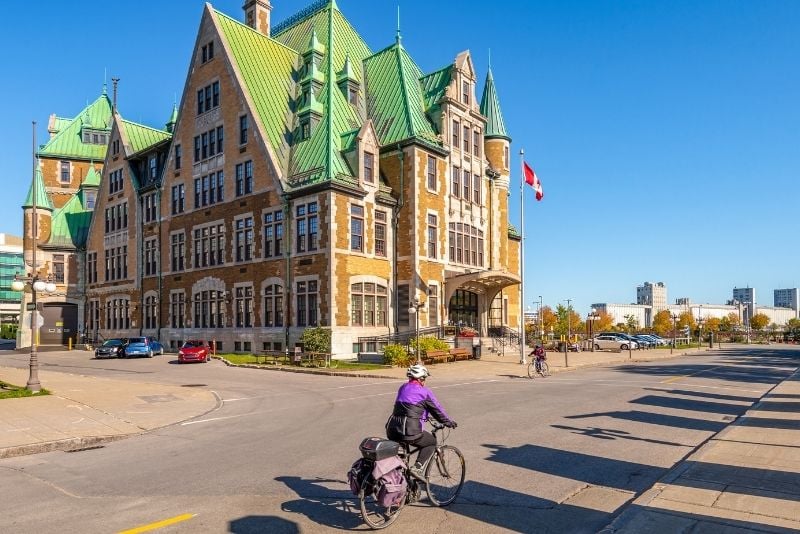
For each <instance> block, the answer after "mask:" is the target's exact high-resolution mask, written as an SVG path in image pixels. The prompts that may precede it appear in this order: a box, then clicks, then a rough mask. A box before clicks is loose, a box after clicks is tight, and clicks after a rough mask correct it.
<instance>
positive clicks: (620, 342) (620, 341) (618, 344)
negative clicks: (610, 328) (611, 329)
mask: <svg viewBox="0 0 800 534" xmlns="http://www.w3.org/2000/svg"><path fill="white" fill-rule="evenodd" d="M592 343H593V344H594V349H595V350H603V349H608V350H628V349H629V348H631V349H634V348H636V347H638V345H637V344H636V342H635V341H631V340H629V339H627V338H624V337H622V336H620V335H619V334H618V333H606V334H600V335H598V336H595V338H594V339H592ZM634 345H636V346H634Z"/></svg>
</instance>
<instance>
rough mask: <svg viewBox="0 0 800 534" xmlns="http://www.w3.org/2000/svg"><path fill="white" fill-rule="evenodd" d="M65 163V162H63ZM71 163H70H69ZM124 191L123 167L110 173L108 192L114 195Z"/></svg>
mask: <svg viewBox="0 0 800 534" xmlns="http://www.w3.org/2000/svg"><path fill="white" fill-rule="evenodd" d="M62 165H63V164H62ZM67 165H69V163H67ZM62 178H63V166H62ZM119 191H122V169H118V170H116V171H111V172H110V173H108V194H109V195H113V194H114V193H117V192H119Z"/></svg>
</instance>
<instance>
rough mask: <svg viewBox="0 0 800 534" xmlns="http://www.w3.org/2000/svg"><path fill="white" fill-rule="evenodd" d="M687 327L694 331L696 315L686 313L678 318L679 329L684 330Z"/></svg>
mask: <svg viewBox="0 0 800 534" xmlns="http://www.w3.org/2000/svg"><path fill="white" fill-rule="evenodd" d="M686 327H689V330H694V327H695V321H694V315H692V312H690V311H685V312H683V313H681V314H680V315H679V316H678V329H679V330H683V329H684V328H686Z"/></svg>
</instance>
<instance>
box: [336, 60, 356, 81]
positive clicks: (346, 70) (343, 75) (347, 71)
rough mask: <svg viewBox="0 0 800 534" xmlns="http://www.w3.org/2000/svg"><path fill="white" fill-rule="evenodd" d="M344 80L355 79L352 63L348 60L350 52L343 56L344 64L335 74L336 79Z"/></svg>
mask: <svg viewBox="0 0 800 534" xmlns="http://www.w3.org/2000/svg"><path fill="white" fill-rule="evenodd" d="M345 80H353V81H356V74H355V71H354V70H353V63H352V62H351V61H350V54H348V55H347V56H345V58H344V66H343V67H342V70H340V71H339V72H338V73H337V75H336V81H337V82H341V81H345Z"/></svg>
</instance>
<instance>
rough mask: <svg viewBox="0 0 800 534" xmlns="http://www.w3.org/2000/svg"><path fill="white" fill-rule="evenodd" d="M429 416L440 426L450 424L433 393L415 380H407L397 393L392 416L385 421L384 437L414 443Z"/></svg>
mask: <svg viewBox="0 0 800 534" xmlns="http://www.w3.org/2000/svg"><path fill="white" fill-rule="evenodd" d="M430 416H433V418H434V419H436V420H437V421H439V422H440V423H442V424H445V423H449V422H450V417H449V416H448V415H447V413H446V412H445V411H444V408H442V405H441V404H439V401H438V400H437V399H436V395H434V394H433V391H431V390H430V389H428V388H426V387H425V386H423V385H422V384H420V383H419V382H418V381H417V380H409V381H408V382H406V383H405V384H403V385H402V386H400V390H399V391H398V392H397V399H396V400H395V401H394V409H393V410H392V415H391V416H390V417H389V420H388V421H386V435H387V437H388V438H389V439H391V440H394V441H414V440H415V439H417V438H419V437H420V436H421V435H422V430H423V428H422V427H423V423H424V422H425V421H427V420H428V418H429V417H430Z"/></svg>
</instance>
